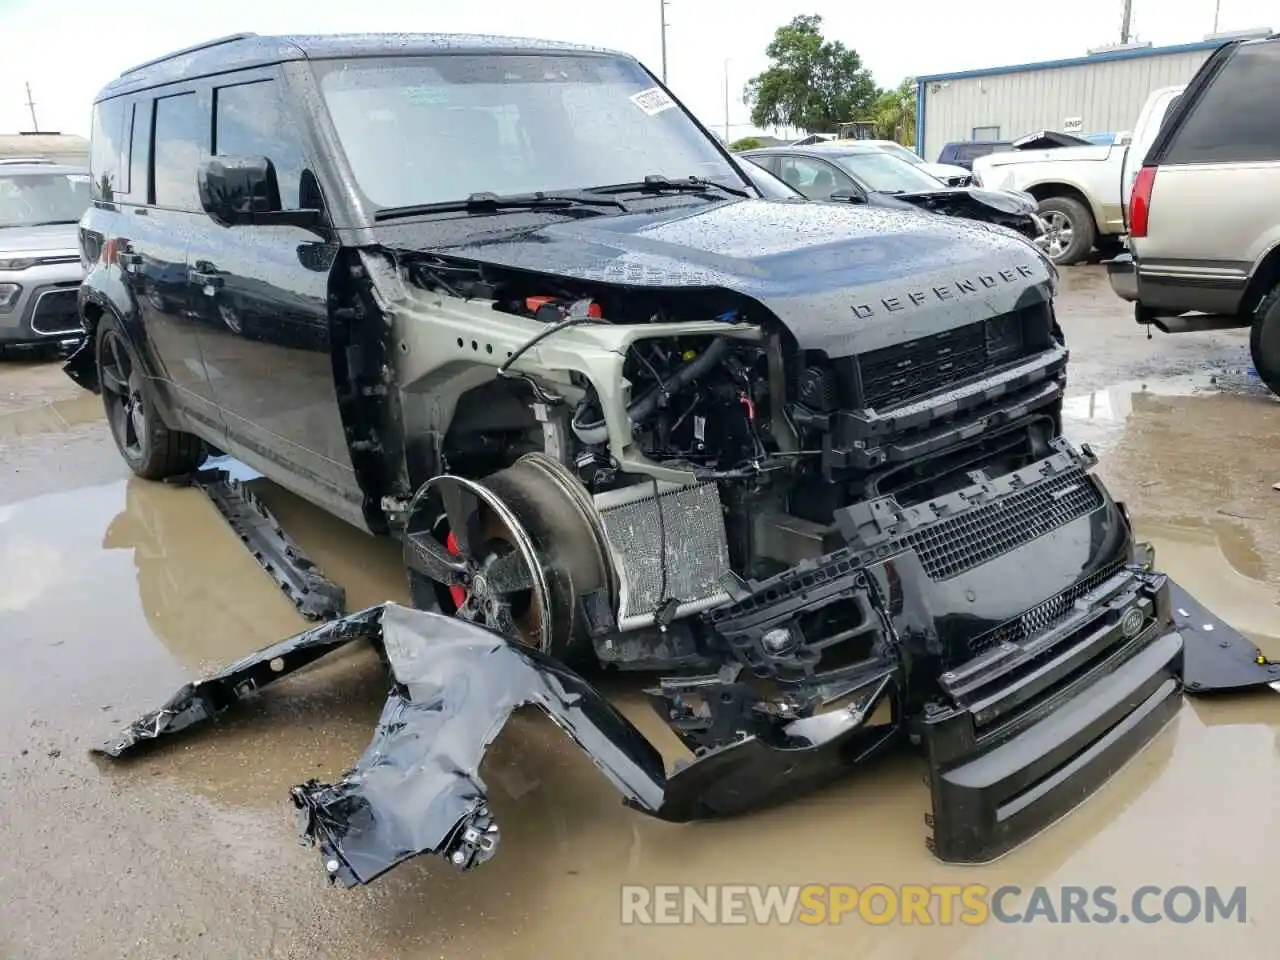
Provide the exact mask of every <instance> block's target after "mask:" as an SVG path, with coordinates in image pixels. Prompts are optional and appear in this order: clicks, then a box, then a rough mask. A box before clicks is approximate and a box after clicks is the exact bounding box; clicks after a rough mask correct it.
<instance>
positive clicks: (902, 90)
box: [868, 77, 916, 146]
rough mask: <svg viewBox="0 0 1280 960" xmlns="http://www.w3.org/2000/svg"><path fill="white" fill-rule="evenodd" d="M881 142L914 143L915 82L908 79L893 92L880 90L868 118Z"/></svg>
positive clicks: (909, 144) (908, 144)
mask: <svg viewBox="0 0 1280 960" xmlns="http://www.w3.org/2000/svg"><path fill="white" fill-rule="evenodd" d="M868 119H869V120H871V122H872V123H873V124H875V134H876V136H877V137H879V138H880V139H881V140H896V141H898V142H899V143H902V144H905V145H907V146H911V145H912V144H914V143H915V142H916V82H915V80H913V79H911V78H910V77H908V78H907V79H906V80H903V81H902V83H900V84H899V85H898V87H897V88H896V89H894V90H881V91H880V93H879V95H878V96H877V97H876V99H875V103H873V104H872V105H871V112H870V115H869V117H868Z"/></svg>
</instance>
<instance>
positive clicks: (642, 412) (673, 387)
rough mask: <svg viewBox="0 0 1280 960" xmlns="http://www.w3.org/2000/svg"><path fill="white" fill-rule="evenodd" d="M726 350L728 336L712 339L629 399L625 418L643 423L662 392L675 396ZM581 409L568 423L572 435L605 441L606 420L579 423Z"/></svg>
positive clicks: (719, 359) (586, 441)
mask: <svg viewBox="0 0 1280 960" xmlns="http://www.w3.org/2000/svg"><path fill="white" fill-rule="evenodd" d="M728 352H729V341H728V340H726V339H725V338H724V337H717V338H716V339H714V340H712V341H711V343H710V344H709V345H708V346H707V349H705V350H703V351H702V353H700V354H699V355H698V356H696V357H694V358H693V359H692V360H690V361H689V362H688V363H686V364H683V365H682V366H681V367H680V368H679V369H678V370H676V372H675V373H673V374H672V375H671V376H670V377H668V378H667V379H666V380H665V381H663V382H662V383H660V384H658V385H657V386H654V387H651V388H650V389H649V390H647V391H645V393H644V394H643V395H642V396H641V397H640V398H639V399H638V400H634V401H632V403H631V405H630V406H628V407H627V419H629V420H630V421H631V422H632V423H643V422H644V421H646V420H648V419H649V418H650V417H651V416H653V415H654V414H655V413H656V412H657V411H658V402H659V400H660V399H661V398H662V396H663V395H664V394H665V395H666V396H668V397H672V396H675V395H676V394H677V393H678V392H680V391H681V390H683V389H684V388H685V387H687V386H688V385H689V384H691V383H693V381H695V380H697V379H698V378H699V377H700V376H702V375H703V374H704V373H706V372H707V371H708V370H710V369H711V368H712V367H714V366H715V365H716V364H717V363H719V362H720V361H721V360H723V359H724V357H725V354H727V353H728ZM582 409H583V408H582V407H579V408H578V411H577V413H575V414H574V417H573V420H572V422H571V423H570V426H572V427H573V432H574V435H575V436H577V438H578V439H579V440H581V441H582V442H583V443H586V444H598V443H605V442H607V441H608V439H609V427H608V425H607V424H606V423H605V421H604V420H597V421H596V422H595V423H582V422H581V421H580V420H579V417H580V416H581V414H582Z"/></svg>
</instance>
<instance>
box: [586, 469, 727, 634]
mask: <svg viewBox="0 0 1280 960" xmlns="http://www.w3.org/2000/svg"><path fill="white" fill-rule="evenodd" d="M594 499H595V504H596V509H597V510H598V511H599V512H600V516H601V518H602V520H603V521H604V529H605V535H606V536H607V537H608V538H609V548H610V550H611V551H612V553H613V563H614V566H615V567H616V568H617V570H618V575H619V581H620V589H619V598H618V628H619V629H620V630H634V629H636V628H638V627H643V626H647V625H649V624H651V623H653V622H654V612H655V611H656V610H657V609H658V607H659V606H660V605H661V604H662V603H663V601H664V600H667V599H669V598H672V597H674V598H675V599H676V600H678V601H679V605H678V606H677V607H676V610H675V616H676V617H687V616H690V615H691V614H694V613H699V612H701V611H703V610H708V609H710V608H711V607H714V606H718V605H719V604H721V603H725V602H727V601H728V600H729V595H728V594H727V593H725V591H724V590H723V588H722V587H721V586H720V584H721V582H722V578H723V577H725V576H726V575H728V574H729V573H730V572H731V568H730V566H729V545H728V542H727V540H726V537H725V529H724V512H723V510H722V508H721V505H720V492H719V490H717V489H716V485H715V484H714V483H703V484H698V485H696V486H691V487H686V486H680V485H679V484H675V483H665V482H662V481H657V482H654V481H644V482H642V483H638V484H634V485H633V486H629V487H625V488H623V489H621V490H610V491H608V492H606V493H601V494H597V495H596V496H595V498H594ZM664 534H665V535H664ZM664 541H665V542H664ZM664 562H665V565H666V592H665V593H664V592H663V564H664Z"/></svg>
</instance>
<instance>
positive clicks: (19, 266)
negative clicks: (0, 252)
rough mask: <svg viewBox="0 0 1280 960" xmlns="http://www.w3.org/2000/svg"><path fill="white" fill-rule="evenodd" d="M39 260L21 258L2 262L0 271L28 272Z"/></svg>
mask: <svg viewBox="0 0 1280 960" xmlns="http://www.w3.org/2000/svg"><path fill="white" fill-rule="evenodd" d="M39 262H40V261H39V260H36V259H34V258H32V257H21V258H15V259H12V260H0V270H27V269H30V268H31V267H34V266H35V265H36V264H37V263H39Z"/></svg>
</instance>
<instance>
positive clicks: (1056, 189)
mask: <svg viewBox="0 0 1280 960" xmlns="http://www.w3.org/2000/svg"><path fill="white" fill-rule="evenodd" d="M1075 139H1076V138H1074V137H1068V136H1064V135H1062V134H1055V133H1053V132H1051V131H1041V132H1040V133H1036V134H1031V135H1030V136H1026V137H1022V138H1021V139H1020V140H1015V141H1014V142H1013V145H1014V149H1013V150H1010V151H1007V152H1005V153H992V154H988V155H987V156H985V157H979V158H978V159H976V160H974V161H973V175H974V181H975V185H977V184H980V185H981V186H983V187H987V188H990V189H994V190H1022V191H1025V192H1026V193H1029V194H1031V195H1032V196H1033V197H1035V198H1036V200H1038V201H1039V203H1040V216H1041V217H1042V218H1043V219H1044V221H1045V227H1046V232H1045V238H1044V247H1045V253H1047V254H1048V255H1049V258H1050V259H1051V260H1053V262H1054V263H1057V264H1060V265H1067V264H1072V263H1079V262H1080V261H1081V260H1083V259H1084V258H1085V257H1087V256H1088V255H1089V252H1090V251H1091V250H1092V249H1094V248H1095V247H1096V248H1098V250H1099V251H1100V252H1102V253H1104V254H1110V253H1113V252H1118V251H1119V249H1120V247H1121V238H1122V237H1123V235H1124V232H1125V220H1124V207H1123V202H1122V195H1121V191H1122V186H1121V184H1122V182H1123V179H1124V159H1125V154H1126V152H1127V149H1128V143H1129V132H1128V131H1126V132H1124V133H1118V134H1116V138H1115V141H1114V142H1113V143H1111V144H1105V145H1095V144H1090V143H1087V142H1086V141H1080V145H1079V146H1076V145H1074V144H1072V143H1071V141H1073V140H1075ZM1040 143H1044V144H1045V146H1044V147H1043V148H1041V147H1040V146H1039V144H1040ZM1055 143H1066V144H1070V145H1066V146H1057V145H1054V144H1055Z"/></svg>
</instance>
